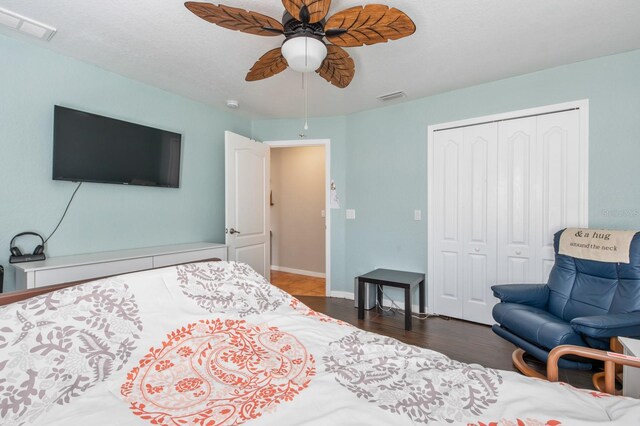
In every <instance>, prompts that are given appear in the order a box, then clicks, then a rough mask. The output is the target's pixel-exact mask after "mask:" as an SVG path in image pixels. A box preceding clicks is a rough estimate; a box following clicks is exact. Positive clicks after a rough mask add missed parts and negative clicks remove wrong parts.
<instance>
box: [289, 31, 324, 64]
mask: <svg viewBox="0 0 640 426" xmlns="http://www.w3.org/2000/svg"><path fill="white" fill-rule="evenodd" d="M282 56H284V58H285V59H286V60H287V63H288V64H289V67H290V68H291V69H293V70H294V71H298V72H312V71H315V70H317V69H318V68H320V65H322V61H324V58H326V57H327V46H326V45H325V44H324V43H323V42H322V41H321V40H318V39H317V38H313V37H306V36H302V37H293V38H290V39H287V40H285V42H284V43H283V44H282Z"/></svg>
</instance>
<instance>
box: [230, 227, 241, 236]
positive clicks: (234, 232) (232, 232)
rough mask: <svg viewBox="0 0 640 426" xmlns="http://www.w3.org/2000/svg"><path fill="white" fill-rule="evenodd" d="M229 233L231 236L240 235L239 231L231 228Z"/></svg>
mask: <svg viewBox="0 0 640 426" xmlns="http://www.w3.org/2000/svg"><path fill="white" fill-rule="evenodd" d="M229 233H230V234H231V235H233V234H239V233H240V231H236V230H235V229H233V228H231V229H229Z"/></svg>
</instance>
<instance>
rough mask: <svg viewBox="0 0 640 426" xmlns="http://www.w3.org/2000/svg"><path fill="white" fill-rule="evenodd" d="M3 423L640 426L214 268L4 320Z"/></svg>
mask: <svg viewBox="0 0 640 426" xmlns="http://www.w3.org/2000/svg"><path fill="white" fill-rule="evenodd" d="M469 350H470V351H472V350H473V348H469ZM0 423H1V424H2V425H22V424H37V425H64V426H71V425H83V426H85V425H90V426H98V425H141V426H142V425H170V426H177V425H192V424H193V425H208V426H213V425H216V426H217V425H239V424H243V423H247V424H249V425H252V426H259V425H359V424H362V425H404V424H407V425H410V424H468V425H589V424H590V425H601V424H605V423H606V424H619V425H638V424H640V401H638V400H633V399H629V398H621V397H611V396H607V395H603V394H600V393H597V392H592V391H584V390H579V389H575V388H573V387H571V386H568V385H564V384H558V383H548V382H544V381H540V380H535V379H529V378H525V377H523V376H521V375H519V374H516V373H512V372H506V371H499V370H491V369H487V368H484V367H482V366H479V365H468V364H463V363H460V362H457V361H453V360H451V359H449V358H447V357H446V356H444V355H442V354H440V353H438V352H434V351H430V350H427V349H421V348H417V347H414V346H409V345H406V344H404V343H401V342H399V341H397V340H394V339H391V338H388V337H384V336H380V335H377V334H373V333H368V332H364V331H361V330H359V329H357V328H355V327H352V326H350V325H348V324H345V323H343V322H341V321H338V320H334V319H332V318H329V317H326V316H324V315H322V314H319V313H317V312H315V311H312V310H310V309H309V308H307V307H306V306H304V305H303V304H302V303H300V302H299V301H298V300H297V299H295V298H293V297H291V296H290V295H288V294H286V293H284V292H282V291H280V290H279V289H277V288H275V287H273V286H272V285H270V284H269V283H268V282H266V281H265V280H264V279H263V278H262V277H261V276H259V275H258V274H256V273H255V272H254V271H253V270H252V269H251V268H249V267H248V266H246V265H244V264H238V263H233V262H228V263H227V262H215V263H198V264H191V265H183V266H178V267H172V268H165V269H160V270H154V271H147V272H141V273H136V274H129V275H123V276H119V277H115V278H110V279H106V280H102V281H96V282H92V283H88V284H84V285H81V286H77V287H73V288H69V289H65V290H61V291H57V292H54V293H50V294H47V295H44V296H40V297H36V298H33V299H30V300H29V301H25V302H21V303H16V304H13V305H9V306H6V307H4V308H0Z"/></svg>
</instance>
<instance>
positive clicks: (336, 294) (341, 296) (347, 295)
mask: <svg viewBox="0 0 640 426" xmlns="http://www.w3.org/2000/svg"><path fill="white" fill-rule="evenodd" d="M330 297H337V298H338V299H349V300H354V299H353V293H351V292H348V291H332V292H331V296H330Z"/></svg>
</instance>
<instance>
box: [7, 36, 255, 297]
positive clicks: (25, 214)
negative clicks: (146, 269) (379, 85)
mask: <svg viewBox="0 0 640 426" xmlns="http://www.w3.org/2000/svg"><path fill="white" fill-rule="evenodd" d="M54 104H61V105H65V106H69V107H72V108H77V109H81V110H86V111H90V112H95V113H97V114H102V115H107V116H110V117H115V118H120V119H124V120H128V121H133V122H136V123H141V124H145V125H149V126H154V127H160V128H163V129H167V130H172V131H176V132H179V133H182V135H183V151H182V170H181V182H180V188H179V189H167V188H145V187H135V186H124V185H107V184H91V183H85V184H83V185H82V187H81V188H80V190H79V191H78V193H77V195H76V198H75V200H74V202H73V204H72V206H71V208H70V209H69V213H68V214H67V217H66V219H65V221H64V222H63V224H62V225H61V226H60V229H58V232H57V233H56V235H55V236H54V237H53V238H52V239H51V241H49V243H48V244H47V250H46V252H47V255H49V256H59V255H66V254H75V253H83V252H95V251H103V250H115V249H123V248H131V247H145V246H153V245H161V244H170V243H180V242H194V241H219V242H222V241H224V155H223V152H224V131H225V130H231V131H234V132H237V133H241V134H249V133H250V130H251V123H250V120H248V119H242V118H238V117H237V116H236V115H234V114H231V113H227V112H226V111H220V110H216V109H213V108H211V107H208V106H205V105H203V104H200V103H197V102H194V101H191V100H188V99H185V98H182V97H180V96H177V95H174V94H171V93H168V92H166V91H163V90H160V89H157V88H154V87H151V86H148V85H145V84H142V83H139V82H136V81H133V80H130V79H127V78H124V77H122V76H120V75H117V74H114V73H111V72H107V71H104V70H102V69H100V68H97V67H94V66H92V65H88V64H86V63H82V62H79V61H76V60H74V59H71V58H68V57H65V56H61V55H59V54H56V53H53V52H51V51H49V50H46V49H42V48H39V47H35V46H33V45H31V44H27V43H24V42H20V41H17V40H14V39H11V38H7V37H4V36H0V176H1V177H2V181H1V183H0V264H3V265H4V266H5V290H11V289H13V287H14V268H13V267H12V266H9V263H8V257H9V241H10V239H11V237H12V236H13V235H14V234H16V233H18V232H21V231H26V230H34V231H36V232H39V233H41V234H43V235H45V236H46V235H48V234H49V233H50V232H51V231H52V229H53V227H54V226H55V225H56V223H57V221H58V219H59V218H60V215H61V214H62V212H63V210H64V207H65V205H66V203H67V201H68V200H69V197H70V196H71V193H72V192H73V190H74V188H75V184H73V183H70V182H61V181H53V180H52V179H51V157H52V146H53V144H52V128H53V105H54ZM22 242H23V243H24V245H25V246H28V248H29V249H31V247H33V245H32V243H31V241H28V240H26V239H25V240H23V241H22Z"/></svg>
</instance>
